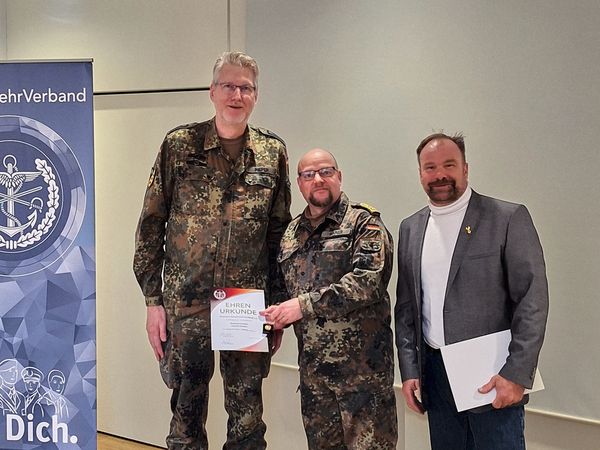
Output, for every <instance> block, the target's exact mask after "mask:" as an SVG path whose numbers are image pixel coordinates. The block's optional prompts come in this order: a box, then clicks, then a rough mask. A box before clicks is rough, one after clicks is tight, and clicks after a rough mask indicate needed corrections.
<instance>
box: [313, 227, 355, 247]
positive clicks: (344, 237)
mask: <svg viewBox="0 0 600 450" xmlns="http://www.w3.org/2000/svg"><path fill="white" fill-rule="evenodd" d="M351 246H352V230H351V229H350V228H339V229H337V230H331V231H324V232H323V233H321V242H320V251H322V252H348V251H350V247H351Z"/></svg>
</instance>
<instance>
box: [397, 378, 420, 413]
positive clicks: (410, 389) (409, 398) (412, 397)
mask: <svg viewBox="0 0 600 450" xmlns="http://www.w3.org/2000/svg"><path fill="white" fill-rule="evenodd" d="M420 390H421V383H420V382H419V380H418V379H417V378H411V379H410V380H405V381H404V382H403V383H402V395H403V396H404V400H405V401H406V404H407V405H408V407H409V408H410V409H412V410H413V411H414V412H416V413H419V414H424V413H425V409H424V408H423V404H422V403H421V402H420V401H419V399H418V398H417V396H416V394H415V392H416V391H420Z"/></svg>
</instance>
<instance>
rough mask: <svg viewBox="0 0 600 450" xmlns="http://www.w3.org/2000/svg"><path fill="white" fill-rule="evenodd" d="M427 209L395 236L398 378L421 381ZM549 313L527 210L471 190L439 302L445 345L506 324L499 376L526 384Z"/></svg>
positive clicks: (539, 252) (540, 255)
mask: <svg viewBox="0 0 600 450" xmlns="http://www.w3.org/2000/svg"><path fill="white" fill-rule="evenodd" d="M428 218H429V208H428V207H425V208H423V209H422V210H420V211H418V212H417V213H415V214H413V215H412V216H410V217H408V218H407V219H405V220H403V221H402V224H401V225H400V237H399V240H398V284H397V289H396V306H395V309H394V316H395V324H396V346H397V349H398V359H399V361H400V372H401V375H402V380H403V381H404V380H407V379H411V378H419V379H422V368H421V366H422V364H421V361H422V352H421V349H422V332H421V295H422V288H421V251H422V247H423V238H424V236H425V228H426V226H427V221H428ZM547 316H548V282H547V280H546V267H545V263H544V255H543V252H542V247H541V245H540V241H539V238H538V235H537V232H536V230H535V227H534V225H533V221H532V220H531V216H530V215H529V212H528V211H527V208H525V206H523V205H518V204H515V203H509V202H505V201H502V200H497V199H493V198H491V197H486V196H483V195H480V194H477V193H476V192H475V191H473V193H472V195H471V199H470V201H469V206H468V207H467V211H466V213H465V218H464V220H463V223H462V225H461V230H460V233H459V236H458V240H457V242H456V247H455V249H454V254H453V256H452V262H451V264H450V273H449V275H448V284H447V287H446V298H445V300H444V336H445V340H446V344H452V343H454V342H459V341H463V340H465V339H470V338H474V337H477V336H481V335H484V334H489V333H494V332H497V331H502V330H506V329H510V330H511V332H512V340H511V343H510V345H509V357H508V359H507V361H506V364H505V365H504V367H502V369H501V370H500V375H501V376H503V377H505V378H507V379H508V380H511V381H513V382H515V383H518V384H520V385H523V386H525V387H526V388H530V387H531V386H532V384H533V377H534V374H535V369H536V366H537V361H538V355H539V352H540V348H541V347H542V342H543V340H544V333H545V329H546V319H547Z"/></svg>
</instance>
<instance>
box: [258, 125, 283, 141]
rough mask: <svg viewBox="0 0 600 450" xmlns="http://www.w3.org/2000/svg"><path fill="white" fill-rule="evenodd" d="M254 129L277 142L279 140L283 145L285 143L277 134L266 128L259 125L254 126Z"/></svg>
mask: <svg viewBox="0 0 600 450" xmlns="http://www.w3.org/2000/svg"><path fill="white" fill-rule="evenodd" d="M256 129H257V130H258V132H259V133H260V134H263V135H265V136H268V137H271V138H273V139H277V140H278V141H279V142H281V143H282V144H283V145H285V141H284V140H283V139H282V138H280V137H279V136H277V134H275V133H273V132H272V131H271V130H267V129H266V128H261V127H256Z"/></svg>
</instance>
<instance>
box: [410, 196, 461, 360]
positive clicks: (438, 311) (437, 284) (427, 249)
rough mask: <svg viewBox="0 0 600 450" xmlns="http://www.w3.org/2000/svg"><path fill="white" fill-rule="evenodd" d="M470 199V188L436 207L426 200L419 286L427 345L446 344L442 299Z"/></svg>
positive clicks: (438, 346) (438, 345) (437, 346)
mask: <svg viewBox="0 0 600 450" xmlns="http://www.w3.org/2000/svg"><path fill="white" fill-rule="evenodd" d="M470 199H471V188H470V187H467V189H466V190H465V192H464V193H463V195H461V196H460V198H459V199H458V200H456V201H455V202H454V203H452V204H450V205H446V206H435V205H433V204H431V202H430V203H429V209H430V213H429V221H428V222H427V228H426V230H425V239H424V241H423V252H422V254H421V286H422V289H423V303H422V317H423V335H424V337H425V341H426V342H427V344H429V346H430V347H433V348H440V347H442V346H444V345H446V341H445V338H444V299H445V296H446V285H447V284H448V274H449V272H450V263H451V261H452V255H453V254H454V247H455V246H456V240H457V239H458V233H459V232H460V226H461V224H462V221H463V219H464V217H465V213H466V212H467V206H468V205H469V200H470Z"/></svg>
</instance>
